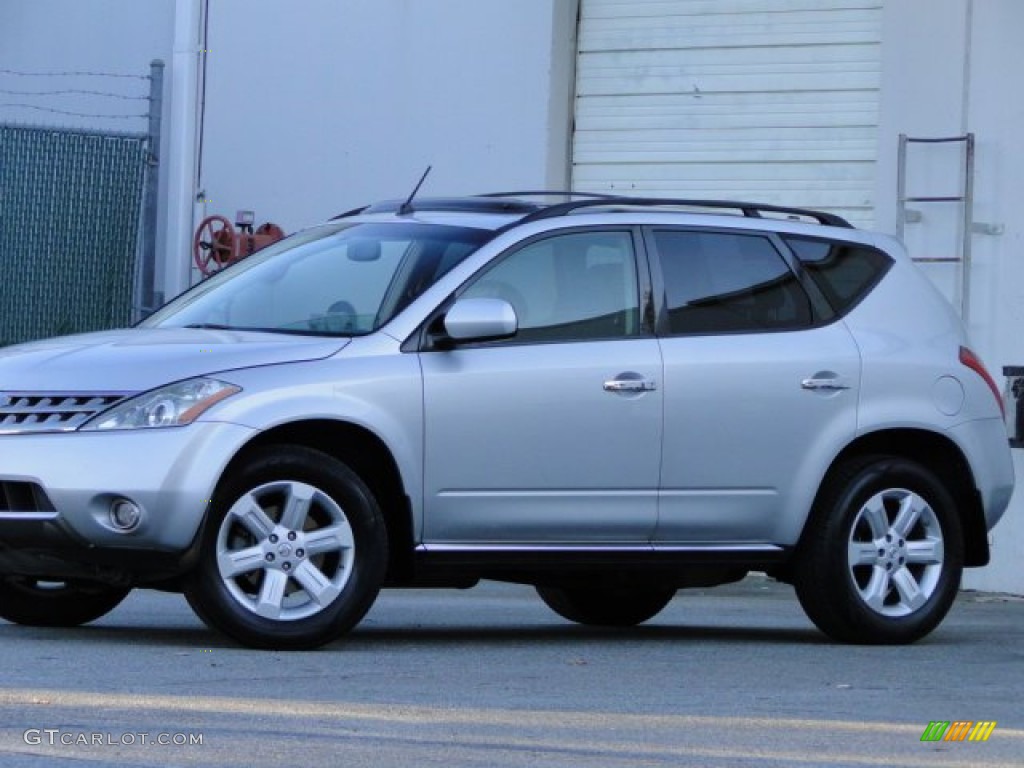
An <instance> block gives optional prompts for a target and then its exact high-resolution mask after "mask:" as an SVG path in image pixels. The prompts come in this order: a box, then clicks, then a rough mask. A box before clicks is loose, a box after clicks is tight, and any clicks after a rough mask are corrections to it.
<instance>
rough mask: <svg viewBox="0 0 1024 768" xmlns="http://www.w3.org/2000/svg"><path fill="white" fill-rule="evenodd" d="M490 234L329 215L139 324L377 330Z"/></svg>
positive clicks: (338, 332) (337, 332)
mask: <svg viewBox="0 0 1024 768" xmlns="http://www.w3.org/2000/svg"><path fill="white" fill-rule="evenodd" d="M492 235H493V233H492V232H490V231H488V230H481V229H471V228H464V227H454V226H440V225H432V224H420V223H406V222H386V223H356V222H345V223H332V224H327V225H324V226H322V227H317V228H315V229H311V230H307V231H305V232H300V233H298V234H296V235H293V236H292V237H289V238H287V239H285V240H282V241H281V242H279V243H275V244H274V245H271V246H270V247H268V248H265V249H264V250H262V251H259V252H258V253H256V254H254V255H252V256H250V257H248V258H247V259H245V260H244V261H241V262H239V263H238V264H236V265H234V266H232V267H230V268H229V269H226V270H224V271H223V272H219V273H218V274H216V275H214V276H213V277H211V278H210V279H209V280H207V281H206V282H204V283H201V284H199V285H198V286H196V287H195V288H193V289H192V290H191V291H188V292H187V293H185V294H183V295H182V296H179V297H178V298H177V299H175V300H174V301H172V302H171V303H170V304H168V305H167V306H165V307H164V308H163V309H161V310H160V311H158V312H156V313H155V314H154V315H152V316H151V317H149V318H148V319H147V320H145V321H144V322H143V323H142V324H141V325H142V326H143V327H167V328H180V327H204V328H227V329H234V330H254V331H272V332H278V333H297V334H312V335H330V336H358V335H363V334H367V333H371V332H372V331H375V330H377V328H379V327H380V326H382V325H383V324H384V323H386V322H388V321H389V320H390V319H391V318H392V317H394V316H395V315H396V314H398V313H399V312H401V311H402V310H403V309H404V308H405V307H406V306H408V304H409V303H410V302H411V301H413V299H415V298H416V297H417V296H419V295H420V294H421V293H423V292H424V291H425V290H426V289H427V288H429V287H430V286H431V285H433V284H434V283H435V282H436V281H437V280H438V279H439V278H440V277H441V276H443V275H444V274H446V273H447V272H448V271H449V270H451V269H452V267H454V266H455V265H456V264H458V263H459V262H460V261H462V260H463V259H464V258H466V256H468V255H469V254H470V253H472V252H473V251H475V250H476V249H477V248H478V247H479V246H480V245H481V244H483V243H484V242H486V241H487V240H488V239H489V238H490V237H491V236H492Z"/></svg>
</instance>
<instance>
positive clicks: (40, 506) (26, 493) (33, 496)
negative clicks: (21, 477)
mask: <svg viewBox="0 0 1024 768" xmlns="http://www.w3.org/2000/svg"><path fill="white" fill-rule="evenodd" d="M53 511H54V510H53V502H52V501H50V499H49V497H48V496H47V495H46V491H44V490H43V489H42V487H41V486H40V485H38V484H37V483H25V482H17V481H14V480H0V512H53Z"/></svg>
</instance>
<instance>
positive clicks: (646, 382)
mask: <svg viewBox="0 0 1024 768" xmlns="http://www.w3.org/2000/svg"><path fill="white" fill-rule="evenodd" d="M657 388H658V385H657V384H655V383H654V382H653V381H651V380H650V379H611V380H609V381H606V382H605V383H604V391H605V392H653V391H654V390H656V389H657Z"/></svg>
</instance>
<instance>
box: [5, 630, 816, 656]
mask: <svg viewBox="0 0 1024 768" xmlns="http://www.w3.org/2000/svg"><path fill="white" fill-rule="evenodd" d="M4 636H7V637H9V638H13V637H15V636H16V637H17V639H18V640H23V641H26V642H41V643H47V642H90V643H96V642H99V643H104V644H111V645H132V646H148V647H155V646H165V647H168V648H170V649H173V650H176V651H197V652H198V651H202V650H206V649H215V648H216V649H222V650H246V649H245V648H244V647H243V646H241V645H238V644H237V643H235V642H233V641H232V640H230V639H227V638H225V637H224V636H222V635H220V634H219V633H217V632H214V631H213V630H210V629H207V628H206V627H204V626H202V625H198V626H196V627H173V628H170V627H169V628H160V627H154V626H153V625H151V624H147V625H144V626H141V625H133V624H127V623H118V624H103V623H98V624H90V625H85V626H82V627H72V628H48V627H19V626H15V625H10V624H6V625H0V638H3V637H4ZM530 642H536V643H542V644H544V645H546V646H550V645H560V646H574V645H577V646H578V645H580V644H581V643H593V642H609V643H615V642H622V643H629V644H630V645H631V646H632V647H634V648H635V647H637V646H641V647H643V646H658V645H665V644H668V643H671V644H673V645H678V644H680V643H708V642H715V643H735V644H758V645H764V644H774V645H794V644H796V645H823V644H827V643H828V640H827V639H826V638H825V637H824V636H823V635H822V634H821V633H820V632H818V631H816V630H815V629H814V628H812V627H808V628H806V629H803V628H792V627H786V628H780V627H737V626H713V625H675V626H666V625H651V626H639V627H627V628H622V629H616V628H606V627H585V626H578V625H572V624H555V625H552V624H546V623H545V624H537V625H530V626H524V625H517V626H481V625H469V624H461V625H447V626H437V625H433V626H374V625H372V624H369V625H366V624H364V625H362V626H359V627H356V629H354V630H353V631H352V632H351V633H350V634H349V635H347V636H346V637H344V638H341V639H339V640H336V641H334V642H333V643H330V644H328V645H326V646H324V648H323V649H321V650H322V651H332V650H333V651H346V650H350V651H372V650H379V649H380V648H381V647H383V646H387V647H389V648H394V647H395V646H396V645H402V646H406V647H415V646H422V647H431V648H440V647H443V646H451V647H452V649H453V650H456V649H459V650H464V649H465V648H466V647H467V646H476V647H480V648H487V647H492V648H493V647H502V646H512V645H515V646H521V645H522V644H524V643H530Z"/></svg>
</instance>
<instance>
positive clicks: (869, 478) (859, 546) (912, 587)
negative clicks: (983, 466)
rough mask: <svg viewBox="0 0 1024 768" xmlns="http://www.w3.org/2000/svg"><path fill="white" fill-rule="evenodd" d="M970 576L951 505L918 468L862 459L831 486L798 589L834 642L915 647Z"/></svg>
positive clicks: (808, 535) (803, 551) (815, 520)
mask: <svg viewBox="0 0 1024 768" xmlns="http://www.w3.org/2000/svg"><path fill="white" fill-rule="evenodd" d="M962 571H963V538H962V534H961V528H960V521H959V518H958V517H957V514H956V509H955V505H954V503H953V499H952V497H951V496H950V493H949V491H948V490H947V489H946V487H945V486H944V485H943V483H942V482H941V481H940V480H939V479H938V478H936V477H935V475H934V474H932V473H931V472H930V471H929V470H927V469H925V468H924V467H922V466H921V465H920V464H917V463H916V462H913V461H909V460H907V459H900V458H895V457H885V456H873V457H864V458H859V459H856V460H853V461H850V462H847V463H846V464H844V465H842V466H840V467H839V468H838V469H837V470H835V471H834V472H833V473H832V474H831V475H830V476H829V478H828V479H827V480H826V483H825V486H824V487H823V488H822V491H821V493H820V494H819V497H818V500H817V502H816V503H815V507H814V510H813V512H812V515H811V519H810V521H809V522H808V524H807V529H806V531H805V533H804V536H803V539H802V540H801V543H800V548H799V551H798V553H797V562H796V574H795V581H794V583H795V586H796V590H797V596H798V597H799V598H800V603H801V605H803V607H804V610H805V611H806V612H807V615H808V616H809V617H810V618H811V620H812V621H814V623H815V624H817V625H818V627H819V628H820V629H821V630H822V631H823V632H825V633H826V634H828V635H829V636H831V637H833V638H835V639H837V640H843V641H848V642H859V643H909V642H913V641H914V640H917V639H918V638H920V637H923V636H924V635H926V634H928V633H929V632H930V631H931V630H932V629H934V628H935V626H936V625H938V623H939V622H940V621H941V620H942V619H943V617H944V616H945V615H946V613H947V612H948V611H949V608H950V606H951V605H952V602H953V598H954V597H955V596H956V592H957V589H958V588H959V585H960V576H961V573H962Z"/></svg>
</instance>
